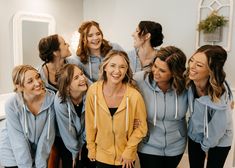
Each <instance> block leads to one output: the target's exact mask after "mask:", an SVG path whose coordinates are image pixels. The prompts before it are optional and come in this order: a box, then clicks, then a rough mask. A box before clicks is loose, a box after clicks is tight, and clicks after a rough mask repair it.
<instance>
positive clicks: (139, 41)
mask: <svg viewBox="0 0 235 168" xmlns="http://www.w3.org/2000/svg"><path fill="white" fill-rule="evenodd" d="M139 33H140V28H139V27H137V28H136V30H135V31H134V32H133V33H132V37H133V46H134V47H135V48H139V47H141V46H142V45H143V44H144V42H145V40H144V37H143V36H140V35H139Z"/></svg>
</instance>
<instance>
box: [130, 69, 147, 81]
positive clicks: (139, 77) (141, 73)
mask: <svg viewBox="0 0 235 168" xmlns="http://www.w3.org/2000/svg"><path fill="white" fill-rule="evenodd" d="M145 73H146V72H145V71H139V72H136V73H134V75H133V79H134V80H135V81H137V82H139V81H142V80H144V75H145Z"/></svg>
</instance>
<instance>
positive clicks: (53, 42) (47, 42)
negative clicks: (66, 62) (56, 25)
mask: <svg viewBox="0 0 235 168" xmlns="http://www.w3.org/2000/svg"><path fill="white" fill-rule="evenodd" d="M38 50H39V57H40V58H41V60H42V61H44V62H46V63H48V62H51V61H53V59H54V54H53V52H54V51H58V50H60V42H59V36H58V34H54V35H50V36H47V37H44V38H42V39H41V40H40V41H39V44H38Z"/></svg>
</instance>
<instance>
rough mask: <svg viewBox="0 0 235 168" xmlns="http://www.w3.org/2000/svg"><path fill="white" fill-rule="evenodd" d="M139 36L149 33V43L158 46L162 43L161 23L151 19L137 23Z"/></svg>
mask: <svg viewBox="0 0 235 168" xmlns="http://www.w3.org/2000/svg"><path fill="white" fill-rule="evenodd" d="M138 26H139V29H140V32H139V34H138V35H139V37H141V36H144V35H146V34H147V33H150V34H151V37H150V44H151V46H152V47H157V46H160V45H161V44H162V43H163V38H164V36H163V34H162V25H161V24H160V23H157V22H153V21H141V22H140V23H139V25H138Z"/></svg>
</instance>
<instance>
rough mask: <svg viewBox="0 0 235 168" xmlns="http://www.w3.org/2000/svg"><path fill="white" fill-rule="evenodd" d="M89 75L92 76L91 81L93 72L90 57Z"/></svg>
mask: <svg viewBox="0 0 235 168" xmlns="http://www.w3.org/2000/svg"><path fill="white" fill-rule="evenodd" d="M89 75H90V79H91V80H92V70H91V58H90V56H89Z"/></svg>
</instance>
